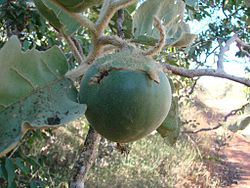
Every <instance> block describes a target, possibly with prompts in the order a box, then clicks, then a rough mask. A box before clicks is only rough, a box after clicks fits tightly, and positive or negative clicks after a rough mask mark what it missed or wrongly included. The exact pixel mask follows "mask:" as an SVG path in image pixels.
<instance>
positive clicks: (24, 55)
mask: <svg viewBox="0 0 250 188" xmlns="http://www.w3.org/2000/svg"><path fill="white" fill-rule="evenodd" d="M11 57H12V58H11ZM0 59H1V66H2V67H3V68H2V69H1V70H0V82H1V84H0V122H1V123H0V125H1V126H0V133H1V134H0V156H3V155H5V154H6V153H7V152H9V151H10V150H11V149H13V147H15V146H16V144H17V143H18V141H19V140H20V139H21V138H22V136H23V135H24V134H25V133H26V131H27V130H29V129H31V128H42V127H53V126H55V125H56V126H58V125H62V124H64V123H67V122H69V121H72V120H74V119H76V118H77V117H80V116H81V115H82V114H84V112H85V110H86V105H80V104H78V103H77V91H76V89H75V87H74V86H73V84H72V82H71V81H69V80H68V79H66V78H65V77H64V74H65V73H66V72H67V70H68V66H67V63H66V59H65V57H64V55H63V54H62V53H61V51H60V50H59V49H58V48H57V47H54V48H51V49H50V50H47V51H45V52H39V51H37V50H34V49H32V50H30V51H26V52H22V51H21V46H20V43H19V41H18V39H17V38H16V37H12V38H11V39H10V40H9V41H8V42H7V43H6V44H5V46H4V47H3V48H2V49H1V51H0ZM62 101H63V103H62Z"/></svg>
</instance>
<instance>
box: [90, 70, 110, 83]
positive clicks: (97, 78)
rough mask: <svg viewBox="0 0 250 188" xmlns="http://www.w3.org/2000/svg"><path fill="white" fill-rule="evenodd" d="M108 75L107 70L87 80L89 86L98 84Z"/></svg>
mask: <svg viewBox="0 0 250 188" xmlns="http://www.w3.org/2000/svg"><path fill="white" fill-rule="evenodd" d="M108 75H109V71H108V70H101V71H100V72H99V73H98V74H96V75H95V76H93V77H92V78H91V79H90V80H89V85H92V84H94V83H98V84H100V82H101V80H102V79H103V78H104V77H105V76H108Z"/></svg>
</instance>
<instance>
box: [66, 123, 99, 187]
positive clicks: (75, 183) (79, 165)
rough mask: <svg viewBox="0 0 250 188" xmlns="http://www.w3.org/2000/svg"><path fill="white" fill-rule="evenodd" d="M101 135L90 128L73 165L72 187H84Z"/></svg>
mask: <svg viewBox="0 0 250 188" xmlns="http://www.w3.org/2000/svg"><path fill="white" fill-rule="evenodd" d="M100 140H101V136H100V135H99V134H98V133H97V132H96V131H95V130H94V129H93V128H92V127H90V128H89V132H88V135H87V137H86V139H85V142H84V146H83V148H82V150H81V151H80V155H79V157H78V159H77V161H76V162H75V164H74V167H73V170H72V171H73V173H72V179H71V182H70V188H83V187H84V182H85V181H86V178H87V173H88V171H89V169H90V168H91V166H92V165H93V163H94V161H95V159H96V155H97V150H98V145H99V143H100Z"/></svg>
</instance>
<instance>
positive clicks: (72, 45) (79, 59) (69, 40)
mask: <svg viewBox="0 0 250 188" xmlns="http://www.w3.org/2000/svg"><path fill="white" fill-rule="evenodd" d="M62 35H63V38H64V39H65V40H66V42H67V43H68V44H69V46H70V49H71V51H72V53H73V55H74V57H75V59H76V61H77V62H78V63H79V64H82V63H83V57H82V55H81V54H80V52H79V50H78V48H77V47H76V45H75V42H74V41H73V40H72V38H71V37H70V36H68V35H65V34H64V33H62Z"/></svg>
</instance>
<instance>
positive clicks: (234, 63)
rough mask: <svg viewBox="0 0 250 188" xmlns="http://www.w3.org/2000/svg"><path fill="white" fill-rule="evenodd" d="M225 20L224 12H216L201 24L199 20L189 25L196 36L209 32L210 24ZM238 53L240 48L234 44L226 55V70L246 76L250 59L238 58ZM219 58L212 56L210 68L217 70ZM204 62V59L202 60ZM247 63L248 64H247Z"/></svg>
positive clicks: (209, 59) (190, 22) (209, 60)
mask: <svg viewBox="0 0 250 188" xmlns="http://www.w3.org/2000/svg"><path fill="white" fill-rule="evenodd" d="M218 17H219V18H220V19H221V18H223V17H225V15H224V14H223V13H222V11H219V10H218V11H216V12H215V15H213V17H211V18H208V19H205V20H202V21H200V22H198V21H197V20H193V21H189V22H188V23H189V25H190V29H191V32H192V33H195V34H199V33H200V32H202V31H205V30H207V29H208V28H209V27H208V24H209V23H211V22H214V21H216V19H217V18H218ZM237 51H238V47H237V46H236V43H233V44H232V45H231V46H230V49H229V51H227V52H226V53H225V56H224V57H225V62H224V69H225V71H226V72H227V73H229V74H232V75H235V76H244V77H245V76H246V73H245V71H244V70H245V68H246V66H247V65H249V63H250V61H249V58H247V57H246V58H237V57H235V53H236V52H237ZM214 58H217V57H215V55H214V54H212V55H210V57H209V58H208V61H207V62H210V64H209V65H210V66H212V68H216V64H215V63H214V62H215V60H216V59H214ZM201 60H202V59H201ZM204 60H205V56H204ZM246 62H247V63H246Z"/></svg>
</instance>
